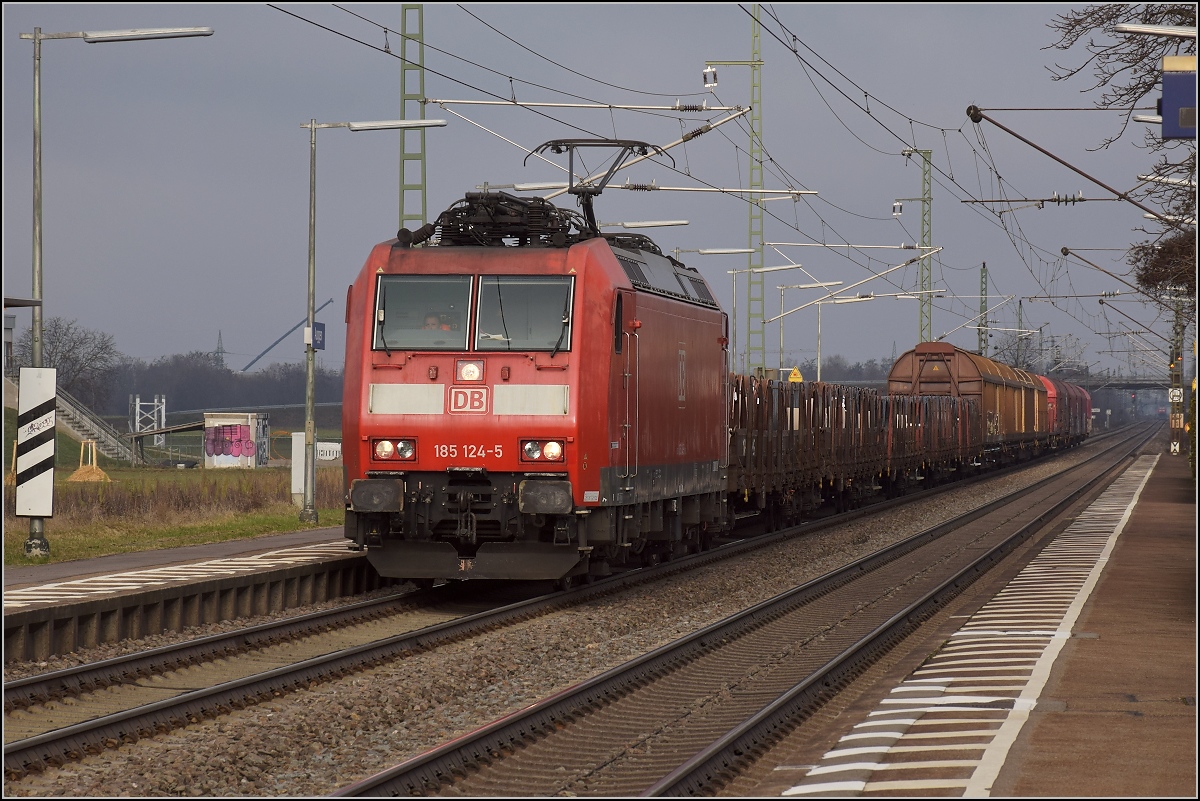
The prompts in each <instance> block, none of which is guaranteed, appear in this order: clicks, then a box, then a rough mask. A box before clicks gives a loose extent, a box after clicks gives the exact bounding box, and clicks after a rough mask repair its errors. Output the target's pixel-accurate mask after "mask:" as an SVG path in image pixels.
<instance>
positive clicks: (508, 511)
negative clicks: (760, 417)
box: [345, 465, 731, 579]
mask: <svg viewBox="0 0 1200 801" xmlns="http://www.w3.org/2000/svg"><path fill="white" fill-rule="evenodd" d="M683 467H684V466H673V468H672V469H666V470H664V469H663V468H658V469H655V468H643V469H642V470H641V471H639V475H637V476H631V475H619V471H617V470H615V469H611V468H610V469H608V470H606V471H605V472H606V473H607V472H609V471H611V472H612V475H611V476H606V480H605V481H604V482H603V483H604V484H605V485H606V486H608V487H611V488H612V489H610V490H608V491H606V494H605V501H608V502H609V503H608V504H607V505H600V506H588V507H576V506H575V505H574V504H573V502H572V496H571V484H570V481H569V479H568V475H567V474H566V473H561V474H560V473H492V474H489V473H488V472H487V471H485V470H461V471H447V472H444V473H435V472H427V473H417V472H414V473H399V472H396V473H392V472H385V471H371V472H370V473H368V478H367V479H362V480H357V481H353V482H351V487H350V493H349V499H348V504H347V507H348V508H347V509H346V522H345V536H346V537H347V539H350V540H351V541H352V542H353V543H354V544H353V545H352V546H351V547H353V548H356V549H358V550H364V549H365V550H366V552H367V557H368V559H369V560H370V561H371V563H372V564H373V565H374V566H375V568H376V570H378V571H379V573H380V574H381V575H385V576H396V577H402V578H411V579H438V578H442V579H489V578H505V579H513V578H516V579H562V578H564V577H569V576H575V575H591V576H604V575H609V574H610V573H611V571H612V568H613V566H638V565H642V564H653V563H655V562H657V561H659V560H661V559H670V558H673V557H674V556H676V555H681V554H685V553H691V552H695V551H698V550H700V549H702V548H704V547H707V545H708V544H709V543H710V542H711V539H712V537H714V536H716V535H717V534H718V533H720V532H721V531H723V530H724V529H726V528H728V525H729V523H730V522H731V521H729V520H728V519H727V517H728V515H727V511H726V508H727V504H726V500H725V496H724V493H723V491H722V490H721V486H722V482H723V480H724V476H723V474H721V473H720V472H713V473H712V475H711V477H709V478H708V479H707V480H701V481H696V480H692V481H687V482H683V481H682V476H683V475H684V474H685V473H686V475H688V476H696V475H698V473H699V470H698V469H697V468H693V467H692V466H690V465H688V466H686V470H684V469H683ZM676 474H679V475H678V476H677V475H676ZM667 486H670V487H673V488H675V489H676V490H678V491H680V492H679V494H678V495H672V496H665V495H664V488H665V487H667ZM613 501H615V503H613Z"/></svg>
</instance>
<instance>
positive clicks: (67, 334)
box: [14, 317, 122, 408]
mask: <svg viewBox="0 0 1200 801" xmlns="http://www.w3.org/2000/svg"><path fill="white" fill-rule="evenodd" d="M14 358H15V359H16V361H17V363H18V364H20V365H23V366H26V367H28V366H29V365H30V364H31V363H32V361H33V332H32V329H29V328H27V329H25V331H24V332H22V334H21V336H20V338H19V339H18V340H17V346H16V353H15V354H14ZM121 358H122V357H121V353H120V351H118V350H117V346H116V344H115V342H114V341H113V337H112V334H106V333H104V332H103V331H93V330H92V329H90V328H84V327H83V326H81V325H80V324H79V323H78V322H76V321H75V320H66V319H63V318H62V317H51V318H49V319H48V320H46V321H45V322H44V323H43V324H42V366H43V367H53V368H54V369H56V370H57V371H58V373H57V379H58V386H60V387H62V388H63V389H65V390H66V391H67V392H69V393H71V394H72V395H74V396H75V397H77V398H79V399H80V400H81V401H83V402H84V403H86V404H88V405H89V406H91V407H92V408H97V407H98V406H100V405H102V404H103V403H104V401H105V400H106V399H107V397H108V392H109V386H110V382H109V379H110V377H111V375H112V373H113V371H114V370H115V369H116V367H117V364H118V363H119V362H120V360H121Z"/></svg>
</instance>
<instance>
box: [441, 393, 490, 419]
mask: <svg viewBox="0 0 1200 801" xmlns="http://www.w3.org/2000/svg"><path fill="white" fill-rule="evenodd" d="M487 410H488V391H487V387H451V388H450V413H451V414H487Z"/></svg>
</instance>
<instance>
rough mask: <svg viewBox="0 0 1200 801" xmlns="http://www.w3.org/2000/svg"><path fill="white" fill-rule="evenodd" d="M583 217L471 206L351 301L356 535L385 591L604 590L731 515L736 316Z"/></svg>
mask: <svg viewBox="0 0 1200 801" xmlns="http://www.w3.org/2000/svg"><path fill="white" fill-rule="evenodd" d="M576 217H577V215H573V213H571V212H564V211H563V210H561V209H557V208H555V207H554V206H552V205H550V204H548V203H545V202H544V201H540V200H538V199H534V200H525V199H521V198H515V197H512V196H509V195H504V194H502V193H490V194H489V193H479V194H475V193H473V194H470V195H468V196H467V198H466V200H464V201H462V202H460V203H459V204H456V206H454V207H452V208H451V210H449V211H448V212H447V213H446V214H443V215H442V217H441V218H439V221H438V224H437V225H436V226H434V225H431V226H426V227H425V228H423V229H421V230H420V231H418V232H417V233H416V234H415V235H414V234H412V233H410V232H408V231H407V230H404V231H401V234H400V239H398V240H394V241H391V242H386V243H383V244H381V245H378V246H376V247H375V248H374V250H373V251H372V253H371V255H370V257H369V258H368V259H367V262H366V264H365V265H364V267H363V269H362V272H361V273H360V274H359V276H358V278H357V280H356V281H355V283H354V284H353V285H352V286H351V287H350V290H349V293H348V295H347V305H346V322H347V337H346V366H345V389H344V398H343V441H344V445H343V458H344V463H345V470H346V489H347V495H346V502H347V506H346V536H347V538H349V539H351V540H352V541H353V542H354V543H355V546H356V547H358V548H365V549H366V551H367V555H368V558H369V559H370V560H371V562H372V564H373V565H374V566H375V567H376V569H377V570H378V571H379V573H380V574H381V575H385V576H393V577H402V578H413V579H425V580H428V579H435V578H502V579H522V578H525V579H543V578H550V579H562V578H564V577H569V576H573V575H580V574H586V573H588V572H589V571H590V572H591V573H593V574H603V573H604V572H607V570H608V569H609V565H611V564H613V563H616V562H622V561H625V558H626V556H627V555H628V554H629V553H631V552H632V553H637V552H640V551H642V550H644V549H645V547H646V545H647V544H650V545H651V548H650V550H651V552H652V551H654V550H655V549H656V548H657V547H659V546H657V545H654V544H651V541H664V542H666V544H667V547H672V542H673V541H676V542H677V541H679V540H680V539H682V537H683V525H682V524H683V523H684V522H685V521H686V522H688V523H690V524H691V525H692V526H693V527H695V526H698V525H699V523H700V522H701V521H700V520H699V517H700V516H701V511H702V510H701V507H702V506H703V507H704V509H703V511H704V513H705V514H704V520H705V521H708V520H716V519H718V518H719V517H720V515H721V513H722V507H721V504H720V503H719V502H718V498H719V494H720V491H721V490H722V489H723V482H724V473H723V470H724V464H725V460H724V448H725V424H724V416H723V415H724V386H723V382H722V376H723V375H724V363H725V361H724V360H725V354H724V342H723V336H724V324H725V320H724V315H723V314H722V313H721V312H720V310H719V308H717V305H716V303H715V301H713V300H712V297H711V295H710V294H709V293H708V290H707V287H706V286H704V282H703V279H700V278H699V275H698V274H696V273H695V272H694V271H688V270H687V268H685V267H683V266H682V265H680V264H679V263H678V262H675V261H674V260H671V259H668V258H667V257H665V256H663V255H662V254H661V252H659V251H658V248H657V247H656V246H654V245H653V243H652V242H650V241H649V240H648V239H645V237H638V236H629V235H625V236H621V237H612V236H605V235H596V234H595V233H594V232H592V233H590V234H589V233H588V231H587V229H586V226H581V225H579V223H578V221H577V220H576V219H575V218H576ZM506 221H507V222H506ZM571 225H574V226H575V228H576V229H582V230H581V231H579V232H578V233H575V234H571ZM435 230H436V231H438V232H439V233H440V237H439V238H438V239H437V240H436V242H434V243H430V244H429V245H426V246H424V247H413V246H412V245H413V244H419V241H416V242H414V241H413V240H420V239H422V238H428V237H429V236H431V235H432V234H433V233H434V232H435ZM685 279H686V281H685ZM668 280H669V281H670V291H655V289H656V286H657V285H659V284H664V283H665V282H667V281H668ZM643 282H644V283H643ZM639 284H641V285H640V286H639ZM681 310H686V313H682V312H681ZM700 499H707V501H708V502H707V503H704V502H702V501H701V500H700ZM664 511H665V512H666V514H665V516H664ZM655 515H657V517H655ZM634 518H636V522H631V521H632V520H634ZM675 519H677V520H678V522H675V525H670V524H671V523H672V522H674V521H675ZM693 521H695V522H693Z"/></svg>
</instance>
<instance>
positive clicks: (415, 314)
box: [374, 275, 472, 351]
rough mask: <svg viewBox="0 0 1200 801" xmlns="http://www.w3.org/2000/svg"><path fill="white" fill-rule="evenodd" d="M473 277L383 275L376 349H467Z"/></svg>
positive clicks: (377, 317) (378, 299)
mask: <svg viewBox="0 0 1200 801" xmlns="http://www.w3.org/2000/svg"><path fill="white" fill-rule="evenodd" d="M471 280H472V277H471V276H469V275H381V276H380V277H379V286H378V291H377V292H376V293H375V297H376V305H375V344H374V348H375V350H384V351H392V350H466V349H467V323H468V320H467V310H468V309H470V308H471Z"/></svg>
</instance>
